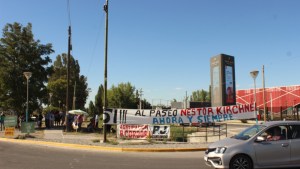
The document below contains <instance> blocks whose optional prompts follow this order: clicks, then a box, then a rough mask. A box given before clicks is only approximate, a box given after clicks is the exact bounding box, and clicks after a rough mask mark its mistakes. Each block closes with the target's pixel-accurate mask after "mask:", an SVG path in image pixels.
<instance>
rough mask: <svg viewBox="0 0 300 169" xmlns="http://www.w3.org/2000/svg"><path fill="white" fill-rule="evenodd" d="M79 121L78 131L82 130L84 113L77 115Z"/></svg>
mask: <svg viewBox="0 0 300 169" xmlns="http://www.w3.org/2000/svg"><path fill="white" fill-rule="evenodd" d="M77 122H78V131H81V125H82V122H83V115H82V114H81V115H78V116H77Z"/></svg>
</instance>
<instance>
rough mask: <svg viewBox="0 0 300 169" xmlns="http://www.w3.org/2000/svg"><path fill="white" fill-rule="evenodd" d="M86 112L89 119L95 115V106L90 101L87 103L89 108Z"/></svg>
mask: <svg viewBox="0 0 300 169" xmlns="http://www.w3.org/2000/svg"><path fill="white" fill-rule="evenodd" d="M87 112H88V114H89V116H90V117H93V116H94V115H95V112H96V108H95V105H94V103H93V102H92V101H90V103H89V108H88V111H87Z"/></svg>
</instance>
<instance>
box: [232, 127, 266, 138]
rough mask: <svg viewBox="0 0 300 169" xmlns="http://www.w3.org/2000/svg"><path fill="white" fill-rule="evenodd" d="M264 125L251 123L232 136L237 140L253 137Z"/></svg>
mask: <svg viewBox="0 0 300 169" xmlns="http://www.w3.org/2000/svg"><path fill="white" fill-rule="evenodd" d="M265 127H266V126H264V125H253V126H251V127H249V128H247V129H245V130H244V131H242V132H240V133H239V134H237V135H235V136H233V138H235V139H238V140H248V139H249V138H251V137H253V136H254V135H256V134H257V133H259V132H260V131H261V130H262V129H264V128H265Z"/></svg>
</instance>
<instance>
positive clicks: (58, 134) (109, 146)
mask: <svg viewBox="0 0 300 169" xmlns="http://www.w3.org/2000/svg"><path fill="white" fill-rule="evenodd" d="M228 124H237V125H239V126H243V127H237V128H228V137H230V136H232V135H234V134H236V133H238V132H240V131H241V130H242V129H244V128H246V127H248V126H249V125H252V122H251V123H245V124H244V123H241V122H240V121H232V122H231V123H228ZM24 136H25V134H24V133H21V132H20V131H18V130H16V131H15V135H14V136H13V137H9V138H5V137H4V131H1V132H0V142H1V141H6V142H14V143H24V144H35V145H44V146H53V147H61V148H75V149H86V150H91V149H92V150H102V151H120V152H128V151H134V152H175V151H204V150H206V148H207V146H208V145H209V144H210V143H207V142H201V143H187V142H169V141H166V142H164V141H161V142H157V141H151V140H123V139H116V138H115V136H110V135H108V136H107V140H108V142H107V143H103V135H102V134H99V133H80V132H78V133H76V132H67V133H66V132H63V131H62V130H55V129H45V130H36V132H35V133H31V134H30V137H26V139H24ZM16 137H20V138H21V139H14V138H16ZM22 137H23V138H22Z"/></svg>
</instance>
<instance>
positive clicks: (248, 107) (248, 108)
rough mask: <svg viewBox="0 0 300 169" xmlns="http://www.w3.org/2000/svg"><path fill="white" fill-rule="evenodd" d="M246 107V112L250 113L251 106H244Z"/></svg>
mask: <svg viewBox="0 0 300 169" xmlns="http://www.w3.org/2000/svg"><path fill="white" fill-rule="evenodd" d="M251 105H252V104H251ZM244 107H245V112H249V111H250V105H249V104H247V105H244Z"/></svg>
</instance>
